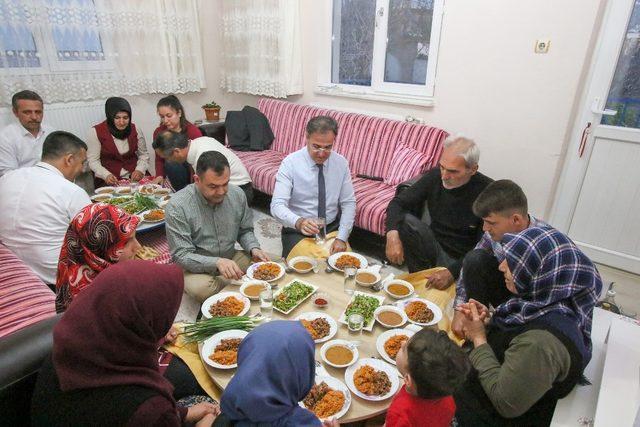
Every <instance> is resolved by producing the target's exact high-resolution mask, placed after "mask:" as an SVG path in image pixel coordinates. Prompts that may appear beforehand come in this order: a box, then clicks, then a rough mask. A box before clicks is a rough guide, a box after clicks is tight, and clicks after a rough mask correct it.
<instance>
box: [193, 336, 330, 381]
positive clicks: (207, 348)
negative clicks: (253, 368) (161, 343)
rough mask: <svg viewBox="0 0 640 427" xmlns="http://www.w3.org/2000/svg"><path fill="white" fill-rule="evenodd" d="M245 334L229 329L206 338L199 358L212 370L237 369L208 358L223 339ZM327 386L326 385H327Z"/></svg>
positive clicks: (234, 365) (235, 364)
mask: <svg viewBox="0 0 640 427" xmlns="http://www.w3.org/2000/svg"><path fill="white" fill-rule="evenodd" d="M247 334H248V332H247V331H241V330H239V329H230V330H228V331H222V332H218V333H217V334H215V335H214V336H212V337H211V338H208V339H207V340H205V342H204V343H203V344H202V350H201V351H200V358H201V359H202V360H203V361H204V363H206V364H207V365H209V366H212V367H214V368H218V369H233V368H236V367H238V364H237V363H234V364H233V365H221V364H219V363H216V362H214V361H213V360H211V359H210V358H209V356H211V355H212V354H213V351H214V350H215V348H216V346H217V345H218V344H219V343H220V341H222V340H223V339H228V338H244V337H246V336H247ZM327 385H328V383H327Z"/></svg>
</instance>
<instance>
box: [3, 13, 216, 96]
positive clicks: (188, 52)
mask: <svg viewBox="0 0 640 427" xmlns="http://www.w3.org/2000/svg"><path fill="white" fill-rule="evenodd" d="M204 86H205V82H204V70H203V65H202V57H201V49H200V33H199V26H198V16H197V8H196V3H195V0H0V104H4V105H7V104H9V103H10V102H11V95H12V94H13V93H15V92H17V91H19V90H23V89H31V90H34V91H36V92H38V93H39V94H40V96H42V97H43V98H44V100H45V102H64V101H77V100H90V99H104V98H106V97H109V96H114V95H138V94H144V93H184V92H189V91H198V90H200V89H201V88H202V87H204Z"/></svg>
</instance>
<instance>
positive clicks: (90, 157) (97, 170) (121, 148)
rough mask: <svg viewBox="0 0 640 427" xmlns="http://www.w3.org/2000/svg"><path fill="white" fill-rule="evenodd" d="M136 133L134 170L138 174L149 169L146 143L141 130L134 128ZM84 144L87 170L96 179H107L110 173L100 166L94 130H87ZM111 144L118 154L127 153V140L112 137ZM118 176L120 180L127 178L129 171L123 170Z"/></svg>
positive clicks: (98, 141)
mask: <svg viewBox="0 0 640 427" xmlns="http://www.w3.org/2000/svg"><path fill="white" fill-rule="evenodd" d="M136 132H138V149H137V150H136V156H138V162H137V163H136V169H135V170H139V171H140V172H142V173H145V172H146V171H147V170H148V169H149V150H148V149H147V142H146V141H145V139H144V135H143V134H142V130H141V129H139V128H137V127H136ZM112 136H113V135H112ZM85 142H86V143H87V162H88V163H89V168H91V170H92V171H93V173H94V174H95V176H96V177H97V178H100V179H102V180H106V179H107V177H108V176H109V175H111V172H109V170H108V169H107V168H105V167H104V166H102V162H101V161H100V149H101V144H100V140H99V139H98V134H97V133H96V129H95V128H93V127H92V128H91V129H89V132H87V139H86V140H85ZM113 142H114V143H115V146H116V148H117V149H118V153H120V154H126V153H128V152H129V141H128V140H126V139H117V138H116V137H115V136H114V137H113ZM120 176H121V177H122V178H129V171H128V170H126V169H124V168H123V169H122V170H121V171H120ZM116 178H117V177H116Z"/></svg>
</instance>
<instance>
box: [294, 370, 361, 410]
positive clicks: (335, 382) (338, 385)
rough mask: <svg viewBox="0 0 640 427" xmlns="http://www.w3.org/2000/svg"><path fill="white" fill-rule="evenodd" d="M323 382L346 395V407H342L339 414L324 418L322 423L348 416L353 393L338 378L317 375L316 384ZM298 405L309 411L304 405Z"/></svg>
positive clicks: (300, 403)
mask: <svg viewBox="0 0 640 427" xmlns="http://www.w3.org/2000/svg"><path fill="white" fill-rule="evenodd" d="M323 381H324V382H325V384H327V385H328V386H329V387H330V388H332V389H333V390H336V391H341V392H342V393H343V394H344V405H342V409H340V410H339V411H338V412H336V413H335V414H333V415H331V416H329V417H327V418H322V419H321V421H324V420H330V419H332V418H335V419H336V420H337V419H339V418H340V417H342V416H343V415H344V414H346V413H347V411H348V410H349V407H350V406H351V392H350V391H349V389H348V388H347V386H346V385H345V383H343V382H342V381H340V380H339V379H337V378H334V377H329V376H319V375H316V379H315V382H316V384H320V383H322V382H323ZM298 404H299V405H300V407H302V408H305V409H307V407H306V406H304V403H302V402H298ZM309 410H311V409H309Z"/></svg>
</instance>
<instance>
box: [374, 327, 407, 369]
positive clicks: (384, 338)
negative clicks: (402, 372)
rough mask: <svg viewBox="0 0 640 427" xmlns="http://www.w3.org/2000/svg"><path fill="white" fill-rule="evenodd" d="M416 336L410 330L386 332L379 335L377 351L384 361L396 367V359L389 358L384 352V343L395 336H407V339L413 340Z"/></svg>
mask: <svg viewBox="0 0 640 427" xmlns="http://www.w3.org/2000/svg"><path fill="white" fill-rule="evenodd" d="M414 334H415V332H414V331H410V330H409V329H389V330H388V331H385V332H383V333H381V334H380V335H378V339H377V340H376V349H377V350H378V353H380V356H382V358H383V359H384V360H386V361H387V362H389V363H391V364H393V365H395V364H396V359H392V358H391V356H389V354H388V353H387V352H386V351H385V350H384V343H386V342H387V340H388V339H389V338H391V337H393V336H394V335H406V336H407V337H409V338H411V337H412V336H413V335H414Z"/></svg>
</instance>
